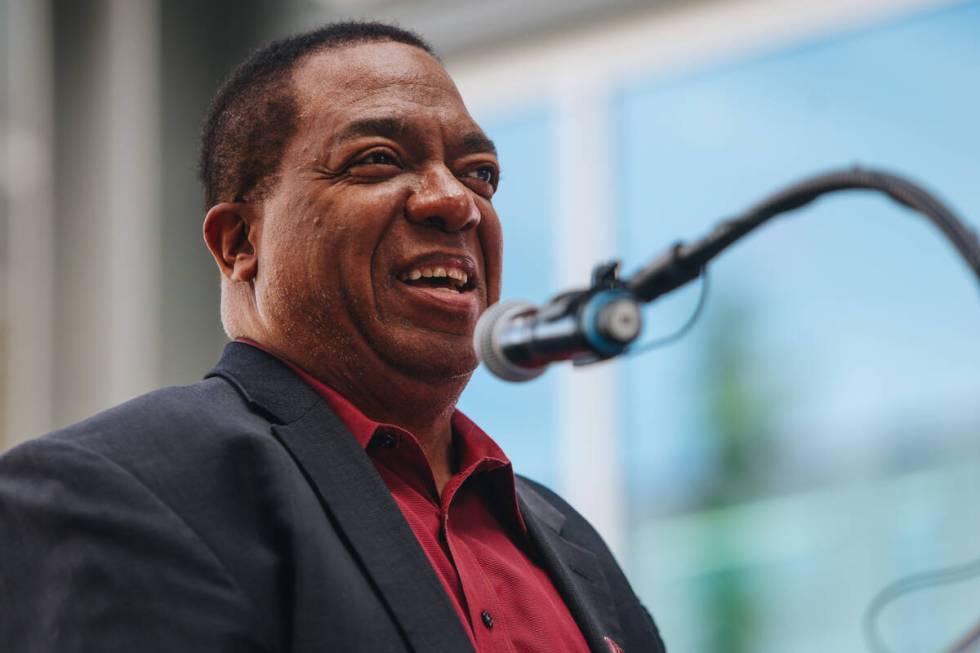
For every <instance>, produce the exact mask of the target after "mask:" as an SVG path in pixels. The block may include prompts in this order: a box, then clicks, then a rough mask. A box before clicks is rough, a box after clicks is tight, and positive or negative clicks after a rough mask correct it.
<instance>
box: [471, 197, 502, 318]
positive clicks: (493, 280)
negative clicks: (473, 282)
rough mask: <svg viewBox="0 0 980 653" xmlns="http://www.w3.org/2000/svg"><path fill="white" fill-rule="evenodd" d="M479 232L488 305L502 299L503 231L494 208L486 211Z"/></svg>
mask: <svg viewBox="0 0 980 653" xmlns="http://www.w3.org/2000/svg"><path fill="white" fill-rule="evenodd" d="M483 215H484V218H483V219H482V220H480V226H479V228H478V230H477V233H478V234H479V236H480V251H481V252H482V253H483V269H484V274H485V275H486V284H487V305H490V304H494V303H496V302H497V301H498V300H499V299H500V275H501V270H502V267H503V232H502V230H501V227H500V220H499V218H498V217H497V214H496V212H494V211H493V209H490V210H489V211H484V214H483Z"/></svg>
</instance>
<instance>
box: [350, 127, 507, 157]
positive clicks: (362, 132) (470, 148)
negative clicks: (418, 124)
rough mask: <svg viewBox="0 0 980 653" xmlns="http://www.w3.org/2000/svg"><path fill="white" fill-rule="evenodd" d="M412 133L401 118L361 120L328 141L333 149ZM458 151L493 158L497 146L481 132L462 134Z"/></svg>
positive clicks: (395, 138) (397, 137)
mask: <svg viewBox="0 0 980 653" xmlns="http://www.w3.org/2000/svg"><path fill="white" fill-rule="evenodd" d="M414 131H415V129H414V128H413V127H412V125H411V124H410V123H409V122H408V121H406V120H404V119H402V118H361V119H359V120H354V121H353V122H350V123H348V124H347V125H346V126H344V128H343V129H341V130H340V131H339V132H338V133H337V134H335V135H334V137H333V138H332V139H331V140H330V147H331V149H333V148H335V147H337V146H338V145H341V144H342V143H344V142H346V141H350V140H353V139H355V138H359V137H361V136H384V137H385V138H390V139H392V140H398V139H399V138H403V137H404V136H406V135H410V134H412V132H414ZM459 149H460V150H461V152H462V153H463V154H477V153H483V152H489V153H490V154H493V155H494V156H496V155H497V146H496V145H494V143H493V141H492V140H490V139H489V138H488V137H487V135H486V134H484V133H483V132H482V131H472V132H468V133H466V134H463V136H462V137H461V138H460V146H459Z"/></svg>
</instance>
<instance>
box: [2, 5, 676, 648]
mask: <svg viewBox="0 0 980 653" xmlns="http://www.w3.org/2000/svg"><path fill="white" fill-rule="evenodd" d="M203 141H204V143H203V153H202V176H203V178H204V185H205V194H206V196H207V201H208V204H209V206H211V208H210V210H209V211H208V213H207V215H206V217H205V220H204V238H205V241H206V243H207V246H208V248H209V249H210V251H211V253H212V255H213V256H214V259H215V261H216V262H217V265H218V268H219V270H220V272H221V287H222V303H221V316H222V321H223V324H224V326H225V329H226V331H227V332H228V334H229V336H230V337H231V338H233V339H234V340H235V341H236V342H233V343H232V344H230V345H229V346H228V347H227V349H226V350H225V354H224V356H223V357H222V359H221V361H220V362H219V363H218V366H217V367H216V368H215V369H214V370H213V371H212V372H211V373H210V374H209V375H208V376H207V377H206V378H205V380H204V381H202V382H200V383H197V384H195V385H192V386H187V387H182V388H169V389H165V390H162V391H159V392H156V393H152V394H150V395H147V396H144V397H141V398H138V399H135V400H133V401H131V402H129V403H127V404H124V405H122V406H120V407H117V408H115V409H113V410H110V411H108V412H106V413H103V414H101V415H98V416H96V417H93V418H91V419H90V420H87V421H85V422H82V423H80V424H77V425H74V426H71V427H69V428H67V429H64V430H62V431H59V432H56V433H53V434H50V435H48V436H46V437H44V438H41V439H39V440H36V441H34V442H32V443H28V444H27V445H24V446H22V447H19V448H17V449H15V450H13V451H11V452H10V453H8V454H7V455H5V456H4V457H3V458H2V459H0V551H2V554H0V555H2V561H0V570H2V575H0V600H2V606H3V608H2V612H0V642H3V650H4V651H17V652H20V651H25V652H26V651H32V652H33V651H52V652H53V651H58V652H70V651H83V650H84V651H89V650H91V651H180V652H181V653H188V652H191V651H209V652H211V651H235V652H244V651H365V652H373V651H392V652H395V651H415V652H417V653H429V652H443V653H459V652H464V651H478V652H480V653H484V652H487V651H494V652H497V651H507V652H513V653H522V652H530V651H536V652H537V651H540V652H545V651H548V652H550V651H569V652H584V651H589V650H591V651H603V652H610V651H613V652H615V651H662V650H663V645H662V643H661V641H660V637H659V635H658V633H657V629H656V627H655V626H654V624H653V621H652V620H651V619H650V617H649V615H648V614H647V613H646V611H645V610H644V609H643V607H642V606H641V605H640V603H639V602H638V600H637V598H636V596H635V595H634V593H633V592H632V590H631V589H630V587H629V584H628V583H627V581H626V579H625V578H624V576H623V574H622V572H621V571H620V569H619V568H618V566H617V565H616V563H615V561H614V560H613V558H612V557H611V555H610V554H609V552H608V550H607V549H606V547H605V546H604V544H603V543H602V541H601V540H600V538H599V537H598V535H597V534H596V533H595V532H594V531H593V530H592V528H591V527H590V526H589V525H588V524H587V523H586V522H585V521H584V520H583V519H582V518H581V517H580V516H579V515H577V514H576V513H575V512H574V511H573V510H572V509H571V508H570V507H569V506H568V505H567V504H565V503H564V502H562V501H561V499H559V498H558V497H557V496H555V495H554V494H553V493H551V492H550V491H548V490H546V489H545V488H543V487H541V486H539V485H536V484H534V483H532V482H531V481H528V480H526V479H522V478H518V479H517V480H516V481H515V477H514V475H513V473H512V471H511V467H510V464H509V462H508V461H507V459H506V457H505V456H504V454H503V452H501V451H500V449H499V448H498V447H497V446H496V445H495V444H494V443H493V441H492V440H491V439H490V438H489V437H488V436H486V435H485V434H484V433H482V431H480V429H479V428H478V427H476V426H475V425H474V424H473V423H471V422H470V421H469V420H467V419H466V418H465V416H463V415H462V414H460V413H459V412H458V411H456V410H455V408H454V406H455V402H456V400H457V398H458V397H459V395H460V393H461V392H462V390H463V388H464V386H465V385H466V382H467V380H468V379H469V377H470V374H471V373H472V371H473V369H474V368H475V367H476V365H477V359H476V357H475V354H474V351H473V347H472V344H471V337H472V333H473V328H474V326H475V323H476V320H477V318H478V317H479V315H480V313H481V312H482V311H483V310H484V309H485V308H486V307H487V305H488V304H490V303H493V302H495V301H496V300H497V298H498V294H499V285H500V262H501V233H500V225H499V222H498V219H497V216H496V214H495V212H494V209H493V206H492V204H491V198H492V196H493V193H494V191H495V189H496V186H497V180H498V179H499V170H498V162H497V158H496V155H495V152H494V148H493V144H492V143H491V142H490V140H489V139H488V138H487V137H486V136H485V135H484V133H483V132H482V131H481V130H480V128H479V127H478V126H477V125H476V123H475V122H474V121H473V119H472V118H471V117H470V116H469V114H468V113H467V111H466V108H465V107H464V105H463V102H462V100H461V98H460V96H459V93H458V92H457V90H456V88H455V86H454V85H453V83H452V81H451V80H450V79H449V77H448V75H447V74H446V72H445V70H444V69H443V68H442V66H441V65H440V64H439V62H438V61H437V59H436V58H435V57H434V56H433V55H432V53H431V50H430V49H429V47H428V46H427V45H426V44H425V43H424V42H423V41H421V40H420V39H419V38H418V37H417V36H415V35H413V34H410V33H408V32H404V31H402V30H399V29H395V28H392V27H388V26H384V25H379V24H349V23H348V24H338V25H332V26H328V27H326V28H323V29H321V30H318V31H316V32H312V33H310V34H306V35H302V36H299V37H295V38H292V39H288V40H286V41H282V42H278V43H275V44H272V45H271V46H269V47H268V48H266V49H265V50H263V51H260V52H259V53H257V54H255V55H253V56H252V57H251V58H250V59H249V60H248V61H247V62H245V64H243V65H242V67H240V68H239V70H238V71H236V72H235V73H234V75H233V76H232V78H231V79H230V80H229V81H228V82H227V83H226V85H225V86H224V87H223V88H222V90H221V91H220V92H219V94H218V96H217V97H216V99H215V102H214V104H213V107H212V111H211V116H210V118H209V121H208V123H207V126H206V128H205V133H204V139H203Z"/></svg>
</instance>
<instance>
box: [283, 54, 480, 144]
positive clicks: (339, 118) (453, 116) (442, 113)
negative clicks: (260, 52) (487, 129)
mask: <svg viewBox="0 0 980 653" xmlns="http://www.w3.org/2000/svg"><path fill="white" fill-rule="evenodd" d="M292 81H293V93H294V95H295V98H296V102H297V104H298V109H299V115H300V129H301V130H303V129H304V128H306V129H309V128H316V129H318V130H320V131H322V132H326V133H325V134H324V135H329V132H333V131H337V130H340V129H342V128H343V127H344V125H345V124H347V123H349V122H351V121H355V120H360V121H363V120H364V119H366V118H376V119H383V118H392V119H398V120H401V121H409V122H413V121H414V122H428V123H432V124H434V125H436V126H439V127H442V128H443V130H444V131H446V132H448V133H453V132H458V133H464V132H465V133H469V132H472V131H474V130H476V131H479V128H478V127H477V126H476V123H475V122H474V121H473V119H472V118H471V117H470V115H469V113H468V112H467V110H466V106H465V105H464V104H463V100H462V98H461V97H460V95H459V91H458V90H457V89H456V85H455V84H454V83H453V81H452V79H450V77H449V75H448V74H447V73H446V71H445V69H444V68H443V67H442V65H441V64H440V63H439V62H438V61H437V60H436V59H435V58H434V57H432V56H431V55H429V54H428V53H427V52H425V51H424V50H421V49H419V48H417V47H414V46H410V45H406V44H403V43H396V42H387V41H385V42H368V43H360V44H355V45H351V46H343V47H337V48H329V49H327V50H324V51H322V52H318V53H316V54H314V55H312V56H310V57H309V58H308V59H306V60H305V61H303V62H302V63H301V64H300V65H299V66H298V67H297V69H296V70H295V72H294V73H293V80H292Z"/></svg>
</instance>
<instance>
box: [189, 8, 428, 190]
mask: <svg viewBox="0 0 980 653" xmlns="http://www.w3.org/2000/svg"><path fill="white" fill-rule="evenodd" d="M371 41H395V42H397V43H405V44H406V45H412V46H415V47H417V48H420V49H422V50H424V51H426V52H428V53H429V54H430V55H432V56H434V57H435V56H436V54H435V52H434V51H433V49H432V46H430V45H429V44H428V43H427V42H426V41H425V40H424V39H423V38H422V37H420V36H419V35H418V34H415V33H413V32H410V31H408V30H405V29H402V28H400V27H395V26H393V25H388V24H385V23H378V22H357V21H348V22H340V23H331V24H329V25H325V26H323V27H321V28H319V29H316V30H313V31H311V32H306V33H304V34H297V35H295V36H291V37H289V38H285V39H281V40H278V41H273V42H272V43H270V44H269V45H267V46H265V47H263V48H261V49H259V50H256V51H255V52H253V53H252V54H251V55H250V56H249V57H248V58H247V59H246V60H245V61H244V62H242V63H241V65H239V66H238V68H236V69H235V71H234V72H232V74H231V75H230V76H229V77H228V79H227V80H225V82H224V84H222V85H221V87H220V88H219V89H218V92H217V93H216V94H215V96H214V99H213V100H212V101H211V107H210V109H209V110H208V115H207V120H206V121H205V123H204V128H203V130H202V133H201V159H200V164H199V165H200V170H199V172H200V175H201V182H202V183H203V184H204V201H205V202H206V204H207V207H211V206H214V205H215V204H217V203H218V202H239V201H244V200H245V199H246V197H247V196H248V197H249V198H250V199H256V198H260V197H261V196H262V194H263V193H265V192H266V191H268V190H270V189H271V188H272V187H273V186H274V185H275V173H276V171H277V170H278V168H279V162H280V160H281V158H282V154H283V151H284V149H285V147H286V145H287V144H288V143H289V139H290V138H292V137H293V135H294V134H295V132H296V120H297V116H298V113H299V111H298V109H299V108H298V107H297V105H296V99H295V97H294V95H293V89H292V86H291V77H292V73H293V69H294V68H295V67H296V65H297V64H298V63H299V62H300V60H301V59H303V58H305V57H306V56H307V55H311V54H313V53H316V52H320V51H322V50H326V49H328V48H335V47H343V46H348V45H355V44H358V43H365V42H371Z"/></svg>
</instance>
